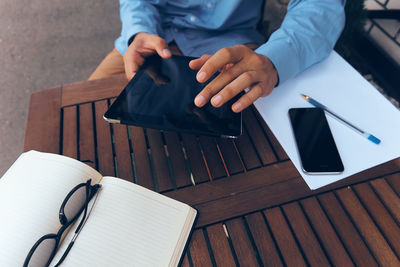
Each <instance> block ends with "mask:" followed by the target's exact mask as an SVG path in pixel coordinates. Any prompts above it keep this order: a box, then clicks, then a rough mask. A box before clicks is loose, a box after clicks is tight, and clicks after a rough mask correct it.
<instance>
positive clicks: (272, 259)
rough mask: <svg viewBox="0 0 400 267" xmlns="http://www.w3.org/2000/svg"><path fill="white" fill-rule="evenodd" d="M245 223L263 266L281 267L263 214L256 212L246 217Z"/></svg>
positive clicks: (280, 261)
mask: <svg viewBox="0 0 400 267" xmlns="http://www.w3.org/2000/svg"><path fill="white" fill-rule="evenodd" d="M246 221H247V224H248V226H249V229H250V232H251V235H252V237H253V240H254V243H255V245H256V246H257V249H258V253H259V255H260V258H261V260H262V262H263V264H264V266H283V263H282V260H281V259H280V256H279V253H278V250H277V249H276V246H275V242H274V240H273V239H272V237H271V234H270V233H269V230H268V228H267V225H266V223H265V220H264V216H263V214H262V213H261V212H257V213H253V214H251V215H248V216H246Z"/></svg>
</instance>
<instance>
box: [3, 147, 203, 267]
mask: <svg viewBox="0 0 400 267" xmlns="http://www.w3.org/2000/svg"><path fill="white" fill-rule="evenodd" d="M89 178H90V179H92V184H95V183H99V184H101V185H102V187H101V189H100V190H99V192H98V196H97V199H96V201H95V203H94V204H93V203H90V204H89V205H91V204H93V208H92V211H91V213H90V216H89V217H88V219H87V221H86V223H85V225H84V227H83V228H82V230H81V232H80V234H79V236H78V238H77V239H76V240H75V244H74V246H73V248H72V249H71V251H70V252H69V254H68V255H67V257H66V259H65V260H64V262H63V264H62V266H177V265H178V263H179V261H180V258H181V256H182V253H183V250H184V247H185V244H186V242H187V240H188V237H189V234H190V232H191V229H192V227H193V224H194V221H195V218H196V214H197V211H196V210H195V209H193V208H191V207H190V206H188V205H186V204H184V203H181V202H178V201H176V200H173V199H171V198H168V197H166V196H163V195H161V194H159V193H156V192H153V191H151V190H148V189H146V188H144V187H141V186H139V185H136V184H134V183H130V182H127V181H124V180H122V179H118V178H115V177H102V175H101V174H100V173H98V172H97V171H95V170H94V169H92V168H91V167H89V166H87V165H86V164H83V163H81V162H79V161H77V160H74V159H71V158H68V157H64V156H60V155H55V154H49V153H41V152H36V151H30V152H26V153H24V154H22V155H21V156H20V157H19V158H18V159H17V161H16V162H15V163H14V164H13V165H12V166H11V168H10V169H9V170H8V171H7V172H6V173H5V174H4V176H3V177H2V178H1V179H0V212H1V214H2V219H1V220H0V266H22V265H23V262H24V260H25V257H26V256H27V254H28V252H29V250H30V249H31V247H32V246H33V244H34V243H35V242H36V241H37V240H38V239H39V238H40V237H42V236H43V235H46V234H49V233H57V231H58V229H59V228H60V226H61V224H60V222H59V220H58V213H59V209H60V206H61V203H62V201H63V200H64V198H65V196H66V195H67V194H68V192H69V191H70V190H71V189H72V188H74V187H75V186H76V185H77V184H80V183H84V182H86V181H87V179H89ZM92 201H93V199H92ZM79 222H80V220H79V219H78V220H77V222H76V223H75V225H72V226H71V228H70V229H69V231H68V233H67V235H66V236H65V237H64V239H63V241H62V242H61V245H60V246H59V248H58V250H57V254H56V256H55V258H54V260H53V262H52V264H50V266H52V265H54V263H56V262H57V261H58V259H59V258H60V257H61V256H62V254H63V253H64V251H65V249H66V247H67V246H68V244H69V242H70V240H71V239H72V236H73V234H74V230H75V228H76V227H77V224H78V223H79Z"/></svg>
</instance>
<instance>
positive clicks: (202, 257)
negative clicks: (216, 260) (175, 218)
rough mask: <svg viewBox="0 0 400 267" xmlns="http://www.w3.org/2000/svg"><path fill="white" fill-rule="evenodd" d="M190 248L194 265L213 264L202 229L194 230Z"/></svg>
mask: <svg viewBox="0 0 400 267" xmlns="http://www.w3.org/2000/svg"><path fill="white" fill-rule="evenodd" d="M189 250H190V256H191V258H192V262H193V266H194V267H196V266H199V267H203V266H212V262H211V257H210V254H209V252H208V247H207V243H206V240H205V238H204V235H203V230H202V229H199V230H195V231H194V232H193V234H192V237H191V238H190V244H189Z"/></svg>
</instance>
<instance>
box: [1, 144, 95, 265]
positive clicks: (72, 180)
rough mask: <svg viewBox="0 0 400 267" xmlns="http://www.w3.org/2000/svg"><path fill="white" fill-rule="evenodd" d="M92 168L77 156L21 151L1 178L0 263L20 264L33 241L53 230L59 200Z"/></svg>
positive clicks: (93, 171) (55, 225)
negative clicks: (75, 157) (68, 156)
mask: <svg viewBox="0 0 400 267" xmlns="http://www.w3.org/2000/svg"><path fill="white" fill-rule="evenodd" d="M88 177H91V178H92V179H93V180H94V182H99V181H100V180H101V175H100V174H99V173H97V172H96V171H95V170H93V169H92V168H90V167H89V166H87V165H86V164H83V163H80V162H78V161H76V160H73V159H70V158H67V157H63V156H59V155H54V154H47V153H40V152H36V151H29V152H26V153H23V154H22V155H21V156H20V157H19V158H18V159H17V161H16V162H15V163H14V164H13V165H12V166H11V167H10V169H9V170H8V171H7V172H6V173H5V174H4V176H3V177H2V178H1V179H0V214H1V220H0V266H18V267H20V266H22V264H23V263H24V260H25V257H26V255H27V254H28V252H29V250H30V249H31V247H32V246H33V244H34V243H35V242H36V241H37V240H38V239H39V238H40V237H42V236H43V235H46V234H49V233H56V232H57V231H58V229H59V227H60V223H59V220H58V213H59V209H60V206H61V203H62V201H63V200H64V198H65V196H66V195H67V194H68V192H69V191H70V190H71V189H72V188H73V187H75V186H76V185H77V184H79V183H82V182H86V180H87V179H88Z"/></svg>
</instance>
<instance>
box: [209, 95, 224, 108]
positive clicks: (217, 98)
mask: <svg viewBox="0 0 400 267" xmlns="http://www.w3.org/2000/svg"><path fill="white" fill-rule="evenodd" d="M211 101H212V104H213V106H218V105H219V104H221V102H222V96H220V95H217V96H214V97H213V98H212V99H211Z"/></svg>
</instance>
